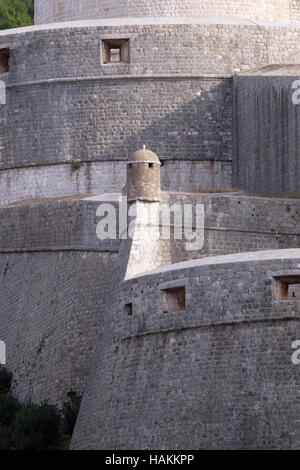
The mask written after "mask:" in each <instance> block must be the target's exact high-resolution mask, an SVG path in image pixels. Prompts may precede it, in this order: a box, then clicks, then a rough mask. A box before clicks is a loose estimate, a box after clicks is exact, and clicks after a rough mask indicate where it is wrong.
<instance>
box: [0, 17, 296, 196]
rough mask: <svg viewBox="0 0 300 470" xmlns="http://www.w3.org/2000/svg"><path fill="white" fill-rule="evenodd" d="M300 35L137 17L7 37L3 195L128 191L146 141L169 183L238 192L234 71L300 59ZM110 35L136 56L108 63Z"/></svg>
mask: <svg viewBox="0 0 300 470" xmlns="http://www.w3.org/2000/svg"><path fill="white" fill-rule="evenodd" d="M299 36H300V28H299V27H289V28H287V27H263V26H255V25H249V24H247V25H245V24H244V25H232V24H231V25H229V24H214V23H209V24H204V23H203V24H191V23H189V22H186V23H181V24H176V25H170V24H167V23H165V22H164V21H158V22H156V23H155V24H151V25H147V26H145V25H143V24H142V23H141V22H140V21H138V20H136V21H135V22H133V24H131V25H118V26H112V25H109V23H107V24H106V25H105V24H103V22H100V23H99V22H98V25H97V22H96V24H94V25H93V26H84V25H81V26H80V27H76V24H75V23H73V24H72V25H70V24H68V27H67V28H65V27H58V28H57V27H50V28H49V27H45V26H44V27H43V26H42V27H39V28H38V29H37V28H34V27H33V28H25V29H24V30H20V31H19V32H15V31H13V30H10V31H8V32H1V33H0V47H1V46H2V47H11V66H10V72H9V73H6V74H2V75H1V79H3V80H4V81H5V82H6V84H7V104H6V105H5V106H3V105H2V106H0V113H1V122H2V125H1V130H0V144H1V145H0V146H3V147H4V149H2V150H0V152H1V161H0V173H1V178H0V194H1V202H2V203H4V204H7V203H10V202H14V201H15V200H18V199H22V198H28V197H29V198H30V197H52V196H55V197H59V196H65V195H70V194H78V193H102V192H105V191H119V190H120V188H121V187H122V186H123V184H124V183H125V178H124V175H125V167H124V166H123V161H125V160H126V159H127V156H128V154H130V153H131V152H133V151H135V150H136V149H137V148H139V147H141V146H142V145H143V144H146V145H147V147H148V148H150V149H152V150H153V151H154V152H156V153H157V154H158V155H159V157H160V158H161V159H164V160H165V162H166V165H165V167H163V174H162V181H163V187H164V188H165V189H172V190H179V191H194V190H199V189H200V190H201V189H203V190H207V189H218V190H221V189H227V188H228V187H230V184H231V159H232V150H231V148H232V137H231V116H232V110H231V106H232V90H231V86H232V85H231V79H230V77H231V75H232V73H234V72H235V71H239V70H247V69H249V68H253V67H257V66H259V65H264V64H268V63H272V62H277V63H278V62H281V63H294V62H297V60H298V56H299V51H298V37H299ZM109 37H115V38H116V37H119V38H120V37H122V38H124V37H127V38H128V39H130V57H131V59H130V63H121V64H108V65H107V64H102V62H101V60H102V59H101V58H102V53H101V50H102V47H101V46H102V43H101V41H102V40H103V39H104V40H105V39H107V38H109ZM187 38H188V41H187ZM174 44H176V47H174ZM212 57H213V58H214V60H212ZM74 160H80V162H81V163H82V165H81V167H80V168H79V169H78V167H77V171H73V169H72V168H73V167H72V165H71V162H72V161H74ZM119 162H120V163H119ZM110 170H113V174H112V175H110ZM29 181H30V184H29ZM41 181H42V182H43V183H41Z"/></svg>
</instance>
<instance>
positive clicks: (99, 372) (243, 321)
mask: <svg viewBox="0 0 300 470" xmlns="http://www.w3.org/2000/svg"><path fill="white" fill-rule="evenodd" d="M299 261H300V250H281V251H276V250H275V251H265V252H259V253H246V254H239V255H228V256H223V257H213V258H206V259H203V260H195V261H188V262H184V263H179V264H175V265H172V266H167V267H163V268H161V269H158V270H156V271H153V272H149V273H146V274H145V273H144V274H142V275H140V276H138V277H135V278H133V279H131V280H128V281H126V282H123V283H122V284H121V286H120V289H119V291H115V293H112V295H111V297H110V298H109V302H108V305H107V315H106V316H105V319H104V322H105V326H104V325H103V326H104V327H103V329H102V332H101V333H100V336H99V338H98V341H97V353H96V355H95V357H94V358H93V361H92V365H91V370H90V374H89V377H88V379H87V381H86V385H87V388H86V392H85V395H84V399H83V403H82V405H81V409H80V414H79V418H78V420H77V425H76V428H75V434H74V435H73V440H72V448H73V449H77V448H80V449H158V448H159V449H167V450H168V449H170V450H171V449H174V448H175V449H296V448H298V446H299V437H300V434H299V425H298V413H297V406H298V405H297V396H298V391H299V370H298V368H297V367H295V366H293V364H292V363H291V351H292V349H291V344H292V342H293V341H295V340H296V339H297V338H298V336H297V331H298V332H299V320H300V303H299V301H295V300H291V299H287V300H282V299H281V298H280V297H279V296H278V291H277V284H276V283H277V282H279V281H277V279H278V278H280V279H285V280H286V282H288V280H291V279H292V276H295V275H297V276H298V278H299V276H300V270H299Z"/></svg>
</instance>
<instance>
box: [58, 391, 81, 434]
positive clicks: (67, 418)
mask: <svg viewBox="0 0 300 470" xmlns="http://www.w3.org/2000/svg"><path fill="white" fill-rule="evenodd" d="M81 398H82V397H81V396H79V395H77V393H76V392H73V391H72V390H71V391H70V392H69V393H68V400H67V401H65V403H64V404H63V409H62V412H63V430H64V433H65V434H66V435H67V436H70V437H71V436H72V434H73V431H74V427H75V424H76V419H77V416H78V413H79V408H80V403H81Z"/></svg>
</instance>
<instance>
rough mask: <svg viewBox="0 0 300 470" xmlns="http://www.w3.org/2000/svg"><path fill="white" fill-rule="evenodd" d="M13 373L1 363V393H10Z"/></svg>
mask: <svg viewBox="0 0 300 470" xmlns="http://www.w3.org/2000/svg"><path fill="white" fill-rule="evenodd" d="M11 383H12V373H11V372H10V371H9V370H8V369H7V368H6V367H4V366H2V365H0V393H8V392H9V391H10V388H11Z"/></svg>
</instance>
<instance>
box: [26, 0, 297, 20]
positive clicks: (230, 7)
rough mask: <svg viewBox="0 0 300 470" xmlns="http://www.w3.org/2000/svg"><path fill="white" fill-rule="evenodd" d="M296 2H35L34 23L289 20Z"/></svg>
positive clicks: (291, 17)
mask: <svg viewBox="0 0 300 470" xmlns="http://www.w3.org/2000/svg"><path fill="white" fill-rule="evenodd" d="M298 12H299V0H263V1H259V2H258V1H257V0H221V1H220V0H169V1H168V2H166V1H165V0H151V1H150V2H149V1H148V0H36V1H35V23H36V24H41V23H52V22H57V21H72V20H80V19H91V18H124V17H132V18H135V17H143V18H147V17H163V16H173V17H176V16H177V17H178V16H179V17H180V16H182V17H194V18H195V17H198V18H201V17H211V18H230V19H232V18H234V19H251V20H262V21H289V20H293V19H295V20H296V19H297V18H298V17H297V14H298Z"/></svg>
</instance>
